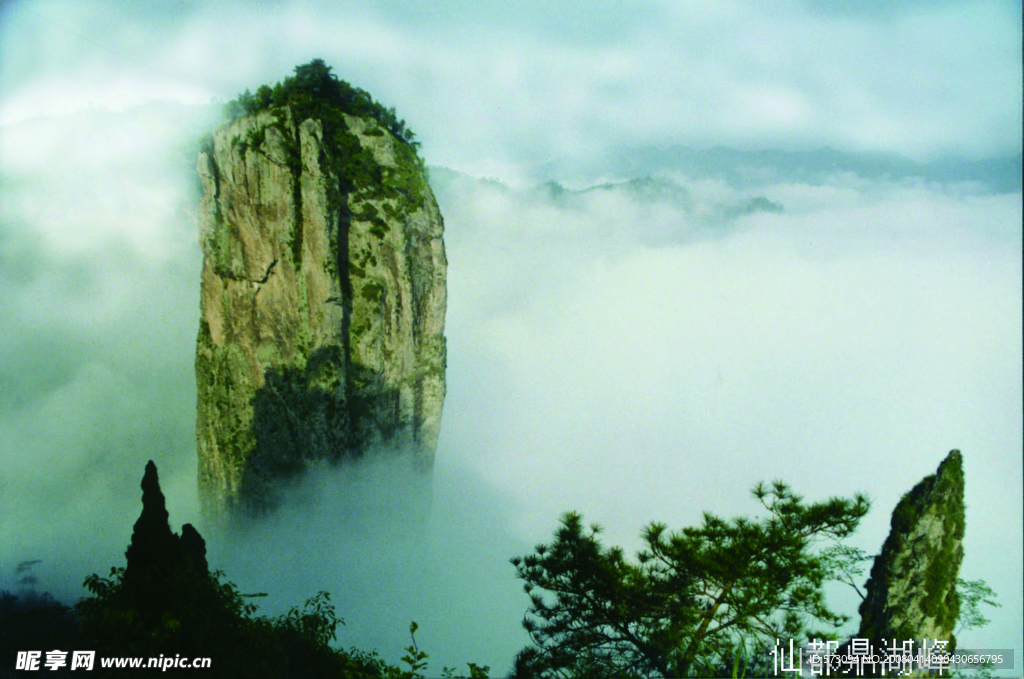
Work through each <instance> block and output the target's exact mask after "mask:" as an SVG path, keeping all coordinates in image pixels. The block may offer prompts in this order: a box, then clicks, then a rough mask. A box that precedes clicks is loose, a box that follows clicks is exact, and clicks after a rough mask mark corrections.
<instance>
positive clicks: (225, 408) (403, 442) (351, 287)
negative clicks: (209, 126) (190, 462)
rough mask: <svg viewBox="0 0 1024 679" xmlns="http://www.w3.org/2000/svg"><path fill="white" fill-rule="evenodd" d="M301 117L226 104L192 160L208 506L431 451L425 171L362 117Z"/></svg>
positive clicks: (417, 461) (433, 338) (427, 458)
mask: <svg viewBox="0 0 1024 679" xmlns="http://www.w3.org/2000/svg"><path fill="white" fill-rule="evenodd" d="M298 118H299V114H297V113H296V112H295V110H294V109H293V108H291V107H290V106H288V105H281V106H273V107H270V108H268V109H264V110H261V111H259V112H257V113H253V114H250V115H247V116H245V117H242V118H239V119H237V120H235V121H233V122H231V123H228V124H225V125H223V126H222V127H220V128H218V129H217V130H215V131H214V132H213V134H212V136H211V139H210V140H209V141H208V142H207V143H206V144H205V145H204V148H203V150H202V151H201V152H200V154H199V157H198V161H197V170H198V172H199V176H200V180H201V181H202V185H203V195H202V198H201V201H200V207H199V230H200V243H201V246H202V250H203V255H204V259H203V270H202V282H201V296H200V299H201V302H200V304H201V309H200V324H199V336H198V340H197V347H196V381H197V388H198V397H197V439H198V452H199V491H200V499H201V501H202V504H203V509H204V514H205V515H206V516H207V518H208V519H219V518H222V517H224V516H226V515H230V514H232V513H234V512H236V511H237V510H243V511H247V512H255V513H259V512H261V511H263V510H266V509H269V508H272V507H273V506H275V504H277V503H278V502H279V501H280V494H281V490H282V488H283V487H284V486H285V484H286V482H287V481H288V480H289V479H292V478H294V477H296V476H297V475H298V474H300V473H301V472H302V471H303V470H304V469H305V468H306V467H307V465H308V464H309V463H311V462H313V461H328V462H334V463H337V462H343V461H345V460H351V459H356V458H360V457H363V456H365V455H367V454H375V455H376V454H393V455H395V456H397V457H399V458H403V459H406V460H407V461H408V462H409V463H410V464H411V465H413V466H414V467H415V468H416V469H418V470H420V471H421V472H423V474H424V475H425V476H426V475H429V472H430V470H431V469H432V466H433V459H434V451H435V448H436V445H437V437H438V432H439V429H440V423H441V409H442V404H443V401H444V395H445V368H446V346H445V337H444V316H445V307H446V303H447V292H446V269H447V261H446V258H445V251H444V242H443V229H444V225H443V221H442V218H441V214H440V211H439V210H438V207H437V203H436V201H435V199H434V196H433V194H432V193H431V191H430V187H429V185H428V184H427V179H426V174H425V170H424V169H423V165H422V163H421V162H420V161H419V159H418V158H417V157H416V154H415V151H414V150H413V149H412V148H411V147H410V146H409V145H408V144H407V143H405V142H403V141H401V140H399V139H397V138H396V137H395V136H394V135H393V134H392V133H391V132H390V131H388V129H386V128H385V127H383V126H382V125H380V124H379V122H378V121H376V120H375V119H373V118H371V117H358V116H351V115H348V114H343V113H337V112H335V113H334V114H332V115H331V117H330V118H329V119H328V118H325V119H322V120H321V119H318V118H307V119H305V120H299V119H298Z"/></svg>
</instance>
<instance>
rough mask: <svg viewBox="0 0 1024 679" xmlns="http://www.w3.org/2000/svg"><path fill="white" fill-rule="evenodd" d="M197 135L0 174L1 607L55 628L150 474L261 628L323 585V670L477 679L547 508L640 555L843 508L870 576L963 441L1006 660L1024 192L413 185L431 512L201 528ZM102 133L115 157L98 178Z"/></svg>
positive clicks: (423, 491)
mask: <svg viewBox="0 0 1024 679" xmlns="http://www.w3.org/2000/svg"><path fill="white" fill-rule="evenodd" d="M209 115H210V113H209V111H208V110H207V109H205V108H187V107H180V108H179V107H166V108H164V107H149V108H143V109H137V110H133V111H129V112H126V113H123V114H105V115H95V114H93V115H84V116H79V117H76V118H72V119H66V120H52V121H50V122H49V123H47V125H46V126H32V125H24V126H19V127H18V128H17V132H18V137H19V138H20V139H21V140H22V142H23V148H25V149H27V150H26V151H24V152H19V150H18V149H19V147H18V146H16V145H13V146H12V145H7V146H5V149H4V153H5V155H4V179H5V181H4V184H3V187H4V188H3V190H2V191H3V198H4V206H5V209H4V220H3V224H2V231H0V234H2V239H0V244H2V253H3V266H2V268H0V271H2V272H3V273H2V276H3V287H4V292H5V294H4V295H3V297H2V302H0V305H2V314H3V317H4V318H5V327H6V332H5V333H4V334H3V336H2V340H0V351H2V359H3V364H4V365H5V366H8V367H7V369H5V370H4V371H3V390H2V393H3V399H4V400H3V403H2V407H0V433H2V440H3V441H4V450H3V455H4V461H5V464H6V470H7V474H5V476H4V480H3V482H2V484H3V485H2V491H3V497H4V503H5V512H4V515H3V516H4V518H3V521H4V523H3V533H4V540H3V542H2V545H3V554H2V558H3V562H2V563H3V567H2V575H3V577H4V578H5V580H4V583H5V584H4V586H6V587H8V588H10V589H14V590H17V587H18V585H17V584H16V582H14V575H15V574H14V566H15V565H16V564H17V563H19V562H21V561H24V560H28V559H42V563H41V564H39V565H38V566H36V567H35V569H34V575H35V576H36V577H37V578H38V579H39V584H38V587H39V588H40V589H46V590H48V591H51V592H53V593H54V594H55V595H57V596H58V597H60V598H63V599H65V600H68V601H71V600H74V599H75V598H77V596H80V595H81V594H82V590H81V580H82V578H83V577H84V576H85V575H86V574H88V573H90V572H99V573H101V574H103V573H105V572H106V571H107V569H108V568H109V567H110V566H112V565H117V564H120V563H123V550H124V548H125V546H126V545H127V542H128V540H129V538H130V534H131V526H132V523H133V522H134V520H135V518H136V517H137V515H138V512H139V509H140V505H139V490H138V483H139V479H140V478H141V472H142V468H143V466H144V464H145V461H146V460H147V459H150V458H152V459H154V460H155V461H156V462H157V465H158V467H159V469H160V473H161V480H162V485H163V489H164V492H165V494H166V496H167V499H168V509H169V511H170V514H171V522H172V527H173V528H175V529H178V528H180V525H181V524H183V523H186V522H193V523H197V524H198V525H199V526H200V530H202V531H204V535H206V537H207V540H208V544H209V548H210V559H211V565H212V566H213V567H215V568H221V569H223V570H225V571H226V575H227V577H228V579H229V580H231V581H232V582H235V583H236V584H237V585H238V586H239V587H240V589H241V590H242V591H243V592H247V593H267V594H268V596H267V597H266V598H263V599H257V600H256V601H257V602H258V603H259V604H260V605H261V610H263V611H264V612H266V613H268V614H277V613H280V612H283V611H284V610H286V609H287V608H288V607H290V606H294V605H300V604H301V603H302V602H303V601H304V600H305V599H306V598H309V597H311V596H312V595H314V594H315V593H316V592H317V591H319V590H325V591H328V592H330V593H331V594H332V596H333V600H334V601H335V603H336V604H337V606H338V611H339V614H340V615H341V616H342V617H343V618H344V619H345V621H346V625H345V626H344V627H343V628H341V629H340V630H339V643H340V644H341V645H343V646H345V647H349V646H356V647H359V648H364V649H368V650H377V651H379V652H380V653H381V654H382V655H383V656H384V657H385V658H387V659H389V660H392V661H396V660H397V658H398V657H399V656H400V655H401V653H402V649H403V648H404V647H405V646H407V645H408V644H409V641H410V640H409V637H408V625H409V622H411V621H413V620H415V621H416V622H417V623H418V624H419V626H420V631H419V632H418V633H417V642H418V643H419V644H420V646H421V648H423V649H425V650H426V651H427V652H428V653H429V654H430V656H431V667H432V668H433V670H434V671H440V668H441V667H443V666H451V667H463V666H464V663H465V662H476V663H480V664H489V665H490V666H491V667H492V669H493V670H494V671H495V672H499V673H500V672H504V671H506V670H507V669H508V666H509V663H510V662H511V658H512V656H513V654H514V653H515V651H516V650H518V649H519V648H521V647H522V646H523V645H525V643H526V641H527V640H526V638H525V635H524V633H523V632H522V631H521V628H520V627H519V622H520V620H521V619H522V615H523V613H524V612H525V609H526V606H527V604H528V600H527V599H526V597H525V596H524V595H523V594H522V592H521V587H520V584H519V583H518V582H517V581H516V579H515V577H514V569H513V568H512V567H511V565H510V564H509V563H508V559H509V558H510V557H512V556H516V555H523V554H526V553H528V552H529V551H531V546H532V545H533V544H536V543H538V542H542V541H546V540H547V539H549V537H550V535H551V532H552V531H553V530H554V528H555V526H556V524H557V519H558V517H559V516H560V515H561V514H562V513H563V512H565V511H568V510H576V511H580V512H582V513H583V515H584V517H585V519H586V520H588V521H595V522H598V523H600V524H601V525H603V526H604V527H605V530H606V533H605V539H606V541H607V542H608V543H610V544H620V545H623V546H624V547H626V548H627V549H635V548H637V547H639V534H640V530H641V529H642V527H643V526H644V525H646V524H647V523H648V522H650V521H652V520H658V521H665V522H666V523H668V524H669V525H670V526H672V527H682V526H685V525H689V524H692V523H695V522H697V521H699V518H700V515H701V512H703V511H712V512H715V513H719V514H721V515H724V516H734V515H740V514H746V515H749V514H754V513H756V512H755V509H756V507H755V505H754V503H753V501H752V500H751V498H750V496H749V489H750V487H751V486H752V485H753V484H754V483H756V482H758V481H760V480H771V479H775V478H781V479H784V480H786V481H787V482H789V483H790V484H792V486H793V487H794V488H795V489H796V490H797V491H798V492H800V493H802V494H804V495H805V496H806V497H808V499H821V498H824V497H827V496H831V495H847V496H849V495H852V494H853V493H854V492H857V491H863V492H866V493H868V494H869V495H870V496H871V497H872V498H873V500H874V508H873V510H872V512H871V513H870V514H869V516H868V517H867V518H866V519H865V520H864V522H863V523H862V527H861V529H860V530H859V531H858V534H857V536H856V538H855V540H854V543H855V544H857V545H858V546H860V547H862V548H864V549H865V550H867V551H868V552H869V553H875V552H876V551H877V550H878V549H879V547H880V545H881V543H882V541H883V540H884V538H885V536H886V534H887V532H888V521H889V514H890V512H891V511H892V508H893V507H894V506H895V503H896V502H897V501H898V499H899V497H900V496H901V495H902V493H904V492H906V491H907V490H909V489H910V488H911V487H912V486H913V485H914V484H915V483H916V482H917V481H918V480H920V479H921V478H922V477H924V476H925V475H927V474H929V473H931V472H933V471H934V468H935V467H936V466H937V464H938V462H939V461H940V460H941V459H942V457H943V456H944V455H945V453H946V452H947V451H948V450H949V449H951V448H954V447H959V448H960V449H961V450H963V452H964V460H965V473H966V478H967V505H968V512H967V521H968V524H967V526H968V527H967V536H966V541H965V550H966V559H965V562H964V566H963V568H962V572H961V575H962V576H963V577H966V578H969V579H977V578H984V579H985V580H987V581H988V582H989V584H991V585H992V586H993V587H995V589H996V590H997V592H998V593H999V598H1000V601H1001V602H1002V603H1003V606H1004V608H1002V609H1000V610H999V611H997V612H996V615H994V616H993V618H994V622H993V624H992V625H991V626H990V627H989V628H987V629H985V630H982V631H981V632H979V633H978V634H979V636H978V637H977V638H974V639H972V638H971V637H970V636H968V637H967V638H964V639H962V641H961V644H962V645H965V646H975V647H987V648H995V647H1017V644H1018V643H1019V634H1020V626H1019V620H1017V619H1016V617H1017V616H1016V614H1014V613H1011V611H1014V610H1019V606H1018V605H1017V604H1018V603H1019V602H1020V598H1021V588H1020V583H1019V577H1018V575H1019V572H1020V570H1021V563H1020V557H1019V555H1017V556H1014V555H1012V554H1009V555H1008V554H1006V552H1005V550H1004V549H1003V548H1002V545H1004V544H1005V543H1006V541H1007V540H1010V541H1014V542H1020V541H1021V540H1022V537H1021V535H1022V526H1021V522H1020V518H1019V513H1018V512H1016V511H1009V508H1012V507H1017V506H1019V504H1020V499H1021V498H1020V489H1021V483H1022V482H1021V436H1022V434H1021V427H1022V425H1021V415H1020V414H1021V408H1022V404H1021V383H1020V379H1019V376H1020V374H1021V351H1020V349H1021V333H1020V324H1019V319H1020V317H1021V295H1022V291H1021V282H1020V277H1019V271H1020V269H1021V233H1020V228H1019V225H1020V223H1021V195H1020V193H1019V191H1018V192H1016V193H999V192H995V191H991V190H986V189H985V187H984V186H978V185H976V184H936V183H928V182H924V181H919V180H913V179H909V180H905V181H899V182H887V181H877V180H865V179H863V178H859V177H856V176H851V175H848V174H846V175H837V176H834V177H831V178H829V179H828V180H827V181H824V182H819V183H816V184H813V185H812V184H803V183H798V182H773V183H768V184H764V185H760V186H757V187H754V188H749V187H748V188H736V187H734V186H732V185H730V184H729V183H727V182H725V181H719V180H709V179H690V178H688V177H686V176H682V175H678V174H670V173H669V174H660V175H657V176H655V177H653V178H650V179H643V180H642V181H628V180H627V178H625V177H623V178H610V179H608V181H606V182H603V183H601V184H599V185H597V186H596V187H581V188H577V189H565V188H561V187H556V186H553V185H529V186H522V187H516V186H514V185H512V184H506V183H503V182H501V181H498V180H493V179H491V180H484V179H478V178H475V177H472V176H469V175H466V174H462V173H459V172H454V171H451V170H446V169H444V168H439V167H435V168H432V170H431V183H432V185H433V186H434V189H435V192H436V194H437V196H438V200H439V203H440V205H441V208H442V212H443V214H444V215H445V219H446V242H447V248H448V257H449V261H450V263H451V266H450V271H449V299H450V303H449V311H448V324H447V335H448V341H449V369H448V398H447V401H446V404H445V412H444V423H443V429H442V433H441V438H440V442H439V446H438V451H437V459H436V468H435V472H434V476H433V481H432V484H431V487H430V488H422V487H421V486H420V485H418V484H420V481H418V480H417V478H416V477H415V476H414V475H410V474H408V473H406V471H405V470H403V469H402V468H401V466H400V465H396V464H391V463H387V462H380V463H373V464H371V463H367V464H364V465H359V466H356V467H343V468H339V469H319V470H314V471H312V472H311V473H310V474H309V475H308V476H307V477H306V478H305V479H304V480H303V481H302V482H300V483H299V484H298V485H297V486H296V487H294V488H292V489H290V490H289V492H288V497H289V501H288V502H286V503H285V506H284V507H283V508H282V509H281V510H280V511H279V512H278V513H276V514H274V515H273V516H271V517H269V518H268V519H266V520H264V521H261V522H258V523H255V524H253V525H250V526H248V527H245V528H243V529H239V530H237V531H235V532H234V533H223V532H219V531H217V530H216V529H214V528H213V527H204V526H202V524H201V522H200V521H199V515H198V503H197V498H196V488H195V473H196V462H195V455H196V453H195V439H194V426H195V410H194V407H195V383H194V375H193V370H192V361H193V358H194V346H195V345H194V342H195V333H196V327H197V323H198V295H197V291H198V280H199V266H200V255H199V249H198V243H197V236H196V232H195V224H194V217H193V214H192V212H191V211H192V210H193V206H194V205H195V203H196V201H197V199H198V194H197V188H196V186H195V179H194V176H193V174H192V169H191V166H190V161H191V158H192V157H193V156H191V153H192V150H193V144H194V143H195V138H196V136H195V134H194V132H195V131H196V130H197V129H200V128H201V127H202V125H203V124H207V123H208V122H209ZM53 130H65V131H67V130H74V134H70V133H69V134H67V135H66V136H65V137H64V138H63V139H62V143H61V144H60V145H59V148H60V151H59V162H57V160H58V158H57V155H56V154H58V151H56V150H54V151H53V153H54V154H55V155H54V157H53V158H50V159H47V158H46V157H40V155H39V148H40V147H39V145H37V144H32V143H30V140H31V139H32V135H34V134H35V135H40V136H41V137H43V138H52V134H53ZM158 131H162V134H163V136H160V134H158V133H157V132H158ZM118 135H122V136H123V137H125V138H124V140H123V143H122V144H121V147H122V148H124V149H125V150H124V152H123V153H122V154H102V153H94V152H92V150H91V147H92V145H93V144H94V143H95V142H94V140H95V139H116V138H117V136H118ZM5 138H13V135H12V133H11V132H10V131H5ZM54 148H55V149H56V148H57V146H55V147H54ZM132 149H136V151H132ZM30 161H31V162H30ZM143 167H145V171H140V168H143ZM77 176H85V177H87V178H88V181H86V182H81V181H71V180H70V179H69V177H77ZM104 193H105V194H106V195H103V194H104ZM87 235H88V237H86V236H87ZM424 507H429V508H430V509H429V514H424ZM996 527H998V528H997V529H996ZM997 554H998V555H1000V558H998V559H997V558H994V556H995V555H997ZM835 596H837V597H838V598H837V606H841V607H844V608H845V609H846V610H848V611H849V612H851V613H852V612H853V611H854V610H855V607H856V600H855V599H853V598H850V597H847V598H845V599H844V598H843V597H844V595H843V594H842V593H835Z"/></svg>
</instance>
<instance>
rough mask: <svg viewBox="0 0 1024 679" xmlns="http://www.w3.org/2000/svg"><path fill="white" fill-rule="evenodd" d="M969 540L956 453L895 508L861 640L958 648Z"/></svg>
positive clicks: (865, 606) (871, 584) (870, 586)
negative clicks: (945, 643)
mask: <svg viewBox="0 0 1024 679" xmlns="http://www.w3.org/2000/svg"><path fill="white" fill-rule="evenodd" d="M963 537H964V473H963V466H962V460H961V456H960V451H959V450H953V451H951V452H950V453H949V455H948V456H947V457H946V459H945V460H943V461H942V464H940V465H939V468H938V470H937V471H936V472H935V474H932V475H931V476H927V477H925V478H924V479H923V480H922V481H921V482H920V483H918V484H917V485H916V486H914V488H913V490H911V491H910V492H909V493H907V494H906V495H904V496H903V498H902V499H901V500H900V502H899V504H897V505H896V509H895V511H893V514H892V529H891V531H890V533H889V537H888V538H886V540H885V544H884V545H883V546H882V552H881V553H880V554H879V555H878V556H877V557H875V562H874V565H873V566H872V568H871V578H870V580H868V583H867V591H866V592H865V598H864V601H863V602H862V603H861V606H860V614H861V623H860V631H859V633H858V634H857V637H858V638H862V639H871V640H874V641H876V642H878V641H879V640H882V639H887V640H893V639H897V640H910V639H916V640H918V642H920V640H921V639H922V638H924V639H939V640H943V639H945V640H949V641H950V644H949V648H950V649H952V648H954V647H955V644H956V640H955V638H954V636H953V629H954V626H955V625H956V620H957V617H958V615H959V613H960V601H959V598H958V595H957V590H956V581H957V575H958V573H959V571H960V562H961V561H962V560H963V555H964V551H963ZM879 647H880V646H876V648H879Z"/></svg>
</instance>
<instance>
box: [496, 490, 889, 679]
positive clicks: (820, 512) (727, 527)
mask: <svg viewBox="0 0 1024 679" xmlns="http://www.w3.org/2000/svg"><path fill="white" fill-rule="evenodd" d="M753 493H754V496H755V497H756V498H757V499H758V500H759V501H760V502H761V504H762V505H763V506H764V508H765V509H766V510H767V512H768V516H767V517H766V518H764V519H761V520H751V519H746V518H737V519H733V520H730V521H726V520H723V519H721V518H719V517H717V516H714V515H711V514H705V515H704V522H703V525H700V526H697V527H691V528H684V529H682V530H681V531H678V532H675V533H669V532H668V531H667V528H666V526H665V525H664V524H660V523H652V524H650V525H649V526H648V527H647V529H646V530H645V531H644V535H643V537H644V541H645V542H646V549H644V550H642V551H641V552H640V553H639V554H637V557H636V560H635V561H633V560H628V559H626V557H625V556H624V555H623V552H622V550H621V549H619V548H618V547H611V548H606V547H604V546H603V545H602V544H601V542H600V541H599V540H598V537H597V536H598V534H599V532H600V528H599V527H598V526H591V527H590V528H589V529H585V528H584V527H583V521H582V519H581V517H580V516H579V515H578V514H576V513H568V514H566V515H565V516H563V518H562V525H561V527H560V528H559V529H558V530H557V531H556V532H555V536H554V541H553V542H551V543H550V544H541V545H538V546H537V547H536V548H535V552H534V553H533V554H530V555H528V556H525V557H522V558H518V557H517V558H514V559H512V563H513V565H515V567H516V571H517V576H518V577H519V578H520V579H522V580H523V581H524V583H525V586H524V589H525V590H526V592H527V594H528V595H529V596H530V608H529V610H528V613H527V615H526V618H525V619H524V621H523V626H524V627H525V628H526V631H527V632H528V633H529V635H530V639H531V641H532V642H533V644H532V645H531V646H529V647H527V648H525V649H523V650H522V651H521V652H520V653H519V655H518V657H517V659H516V675H517V676H519V677H583V676H624V677H686V676H734V675H735V674H738V673H741V672H743V671H746V670H753V671H757V670H758V669H761V670H763V669H764V662H765V661H764V658H763V657H762V656H763V653H764V651H765V649H769V648H772V647H773V646H774V642H775V639H776V638H781V639H794V640H803V639H807V638H835V632H836V630H838V628H839V626H841V625H842V624H843V623H845V622H846V621H847V617H846V616H844V615H840V614H838V613H835V612H833V611H832V610H830V609H829V608H828V607H827V605H826V603H825V600H824V595H823V592H822V587H823V585H824V583H825V582H826V581H827V580H828V579H829V578H830V577H831V576H833V575H834V573H835V572H836V571H837V563H836V562H837V559H838V560H840V561H841V560H842V555H841V553H840V552H837V551H836V550H835V547H837V546H838V544H837V542H836V541H838V540H840V539H842V538H845V537H847V536H849V535H850V534H851V533H852V532H853V531H854V529H855V528H856V527H857V524H858V523H859V521H860V519H861V518H862V517H863V516H864V515H865V514H866V513H867V511H868V507H869V503H868V500H867V499H866V498H865V497H864V496H863V495H857V496H855V497H854V498H852V499H844V498H832V499H830V500H827V501H825V502H820V503H815V504H805V503H804V502H803V500H802V498H800V497H799V496H797V495H795V494H794V493H792V492H791V491H790V490H789V488H788V487H786V486H785V485H784V484H782V483H780V482H776V483H774V484H773V485H772V486H771V487H770V488H766V487H764V486H763V485H758V486H757V487H756V488H755V489H754V491H753ZM823 540H828V541H830V543H831V544H832V546H833V548H832V549H825V550H821V549H818V548H817V545H818V544H819V543H820V542H821V541H823ZM839 570H842V569H839ZM818 625H824V629H821V628H818V627H817V626H818Z"/></svg>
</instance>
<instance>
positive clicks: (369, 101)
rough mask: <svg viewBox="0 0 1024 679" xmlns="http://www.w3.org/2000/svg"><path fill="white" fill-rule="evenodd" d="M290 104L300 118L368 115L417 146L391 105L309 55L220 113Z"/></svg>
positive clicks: (245, 112)
mask: <svg viewBox="0 0 1024 679" xmlns="http://www.w3.org/2000/svg"><path fill="white" fill-rule="evenodd" d="M285 105H287V106H291V107H292V108H293V109H294V110H295V111H296V113H298V114H299V117H300V120H305V119H306V118H321V119H322V118H324V117H325V116H330V115H332V113H333V112H334V111H340V112H341V113H347V114H349V115H354V116H359V117H370V118H373V119H374V120H376V121H377V122H378V123H380V124H381V125H382V126H383V127H384V128H385V129H386V130H388V131H389V132H390V133H391V134H393V135H394V136H395V138H396V139H398V140H399V141H401V142H404V143H405V144H406V145H408V146H410V147H411V148H413V149H416V148H419V142H418V141H416V134H415V133H414V132H413V131H412V130H410V129H409V128H408V127H406V125H405V121H404V120H402V119H400V118H399V117H398V115H397V114H396V113H395V109H394V107H391V108H386V107H385V106H383V105H382V104H380V103H378V102H376V101H374V99H373V97H371V96H370V94H369V93H368V92H367V91H366V90H363V89H360V88H358V87H353V86H352V85H350V84H349V83H347V82H345V81H344V80H339V79H338V77H337V76H335V75H334V74H333V73H331V67H330V66H328V65H327V64H325V63H324V60H323V59H313V60H312V61H311V62H309V63H308V64H302V65H300V66H296V67H295V75H293V76H289V77H287V78H285V79H284V80H283V81H281V82H278V83H276V84H275V85H274V86H273V87H271V86H269V85H261V86H260V87H259V89H257V90H256V94H252V93H251V92H249V90H248V88H246V90H245V91H244V92H242V93H241V94H240V95H238V98H237V99H234V100H232V101H229V102H228V103H227V104H225V105H224V114H225V116H226V117H227V118H228V119H229V120H236V119H238V118H240V117H242V116H244V115H249V114H252V113H256V112H258V111H263V110H265V109H268V108H270V107H271V106H285Z"/></svg>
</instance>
